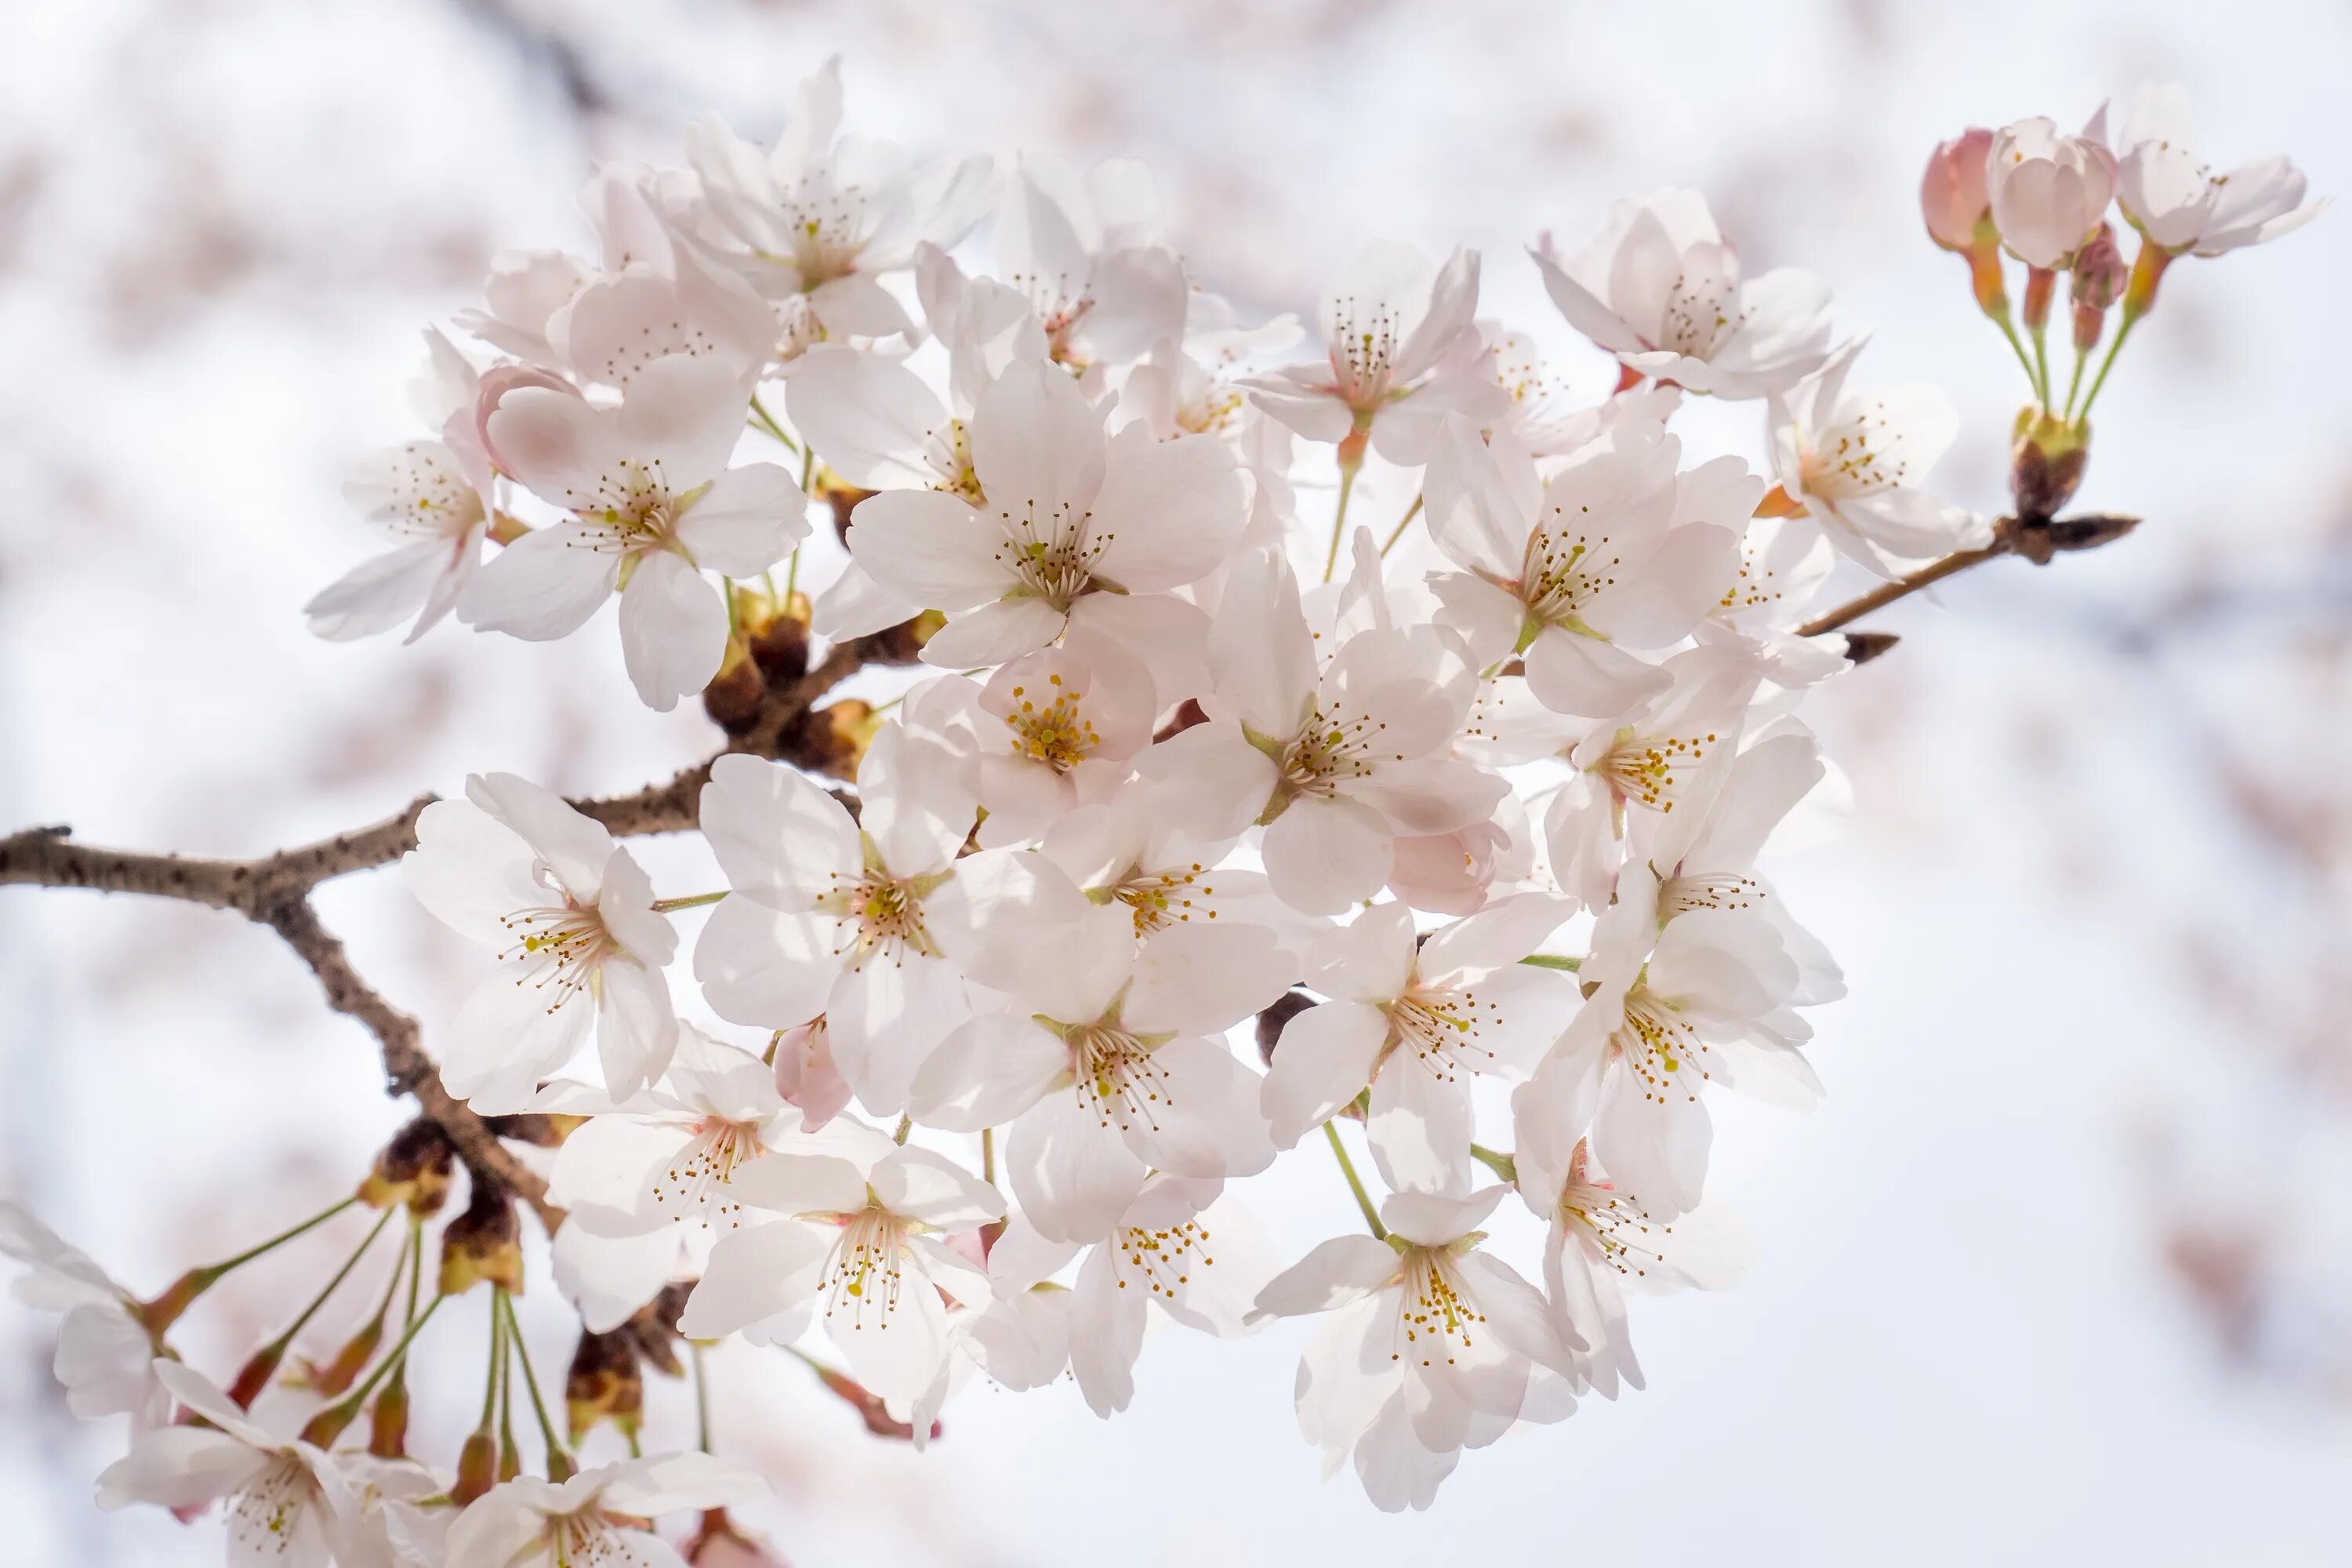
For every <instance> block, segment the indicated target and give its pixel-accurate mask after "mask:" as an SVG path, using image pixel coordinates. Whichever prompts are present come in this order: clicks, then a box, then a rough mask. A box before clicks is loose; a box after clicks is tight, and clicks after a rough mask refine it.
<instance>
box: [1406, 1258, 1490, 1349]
mask: <svg viewBox="0 0 2352 1568" xmlns="http://www.w3.org/2000/svg"><path fill="white" fill-rule="evenodd" d="M1485 1321H1486V1314H1485V1313H1484V1312H1481V1311H1479V1310H1477V1309H1476V1308H1475V1307H1473V1306H1472V1305H1471V1304H1470V1302H1469V1300H1467V1299H1466V1298H1465V1297H1464V1295H1463V1293H1462V1288H1461V1286H1460V1284H1459V1283H1457V1282H1456V1281H1455V1279H1454V1277H1453V1272H1452V1270H1450V1269H1448V1268H1446V1266H1445V1259H1444V1255H1443V1254H1441V1253H1440V1252H1438V1251H1437V1250H1436V1249H1435V1248H1433V1247H1414V1248H1412V1250H1411V1251H1410V1252H1408V1253H1407V1254H1406V1255H1405V1266H1404V1278H1403V1279H1402V1289H1401V1290H1400V1291H1399V1294H1398V1300H1397V1324H1396V1326H1397V1336H1396V1341H1395V1342H1394V1348H1392V1349H1391V1351H1390V1352H1389V1359H1390V1360H1391V1361H1402V1360H1404V1359H1405V1358H1406V1357H1408V1356H1411V1357H1412V1358H1414V1359H1415V1360H1418V1361H1419V1362H1420V1363H1421V1364H1422V1365H1423V1366H1434V1365H1436V1364H1437V1362H1438V1360H1439V1358H1441V1357H1443V1358H1444V1362H1445V1364H1446V1365H1448V1366H1452V1365H1453V1364H1454V1356H1455V1354H1456V1353H1457V1352H1461V1351H1466V1350H1468V1349H1469V1348H1470V1346H1471V1337H1470V1331H1471V1330H1472V1329H1473V1328H1475V1327H1476V1326H1477V1325H1478V1324H1480V1323H1483V1322H1485Z"/></svg>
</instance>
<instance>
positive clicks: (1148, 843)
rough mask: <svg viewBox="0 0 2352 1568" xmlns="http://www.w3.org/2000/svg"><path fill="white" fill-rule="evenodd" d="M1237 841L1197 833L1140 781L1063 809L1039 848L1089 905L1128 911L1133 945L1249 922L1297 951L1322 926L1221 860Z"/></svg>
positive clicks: (1168, 797) (1165, 792)
mask: <svg viewBox="0 0 2352 1568" xmlns="http://www.w3.org/2000/svg"><path fill="white" fill-rule="evenodd" d="M1236 837H1238V834H1235V835H1229V836H1226V837H1218V838H1207V837H1202V836H1201V835H1200V834H1198V833H1196V832H1195V831H1193V830H1192V827H1191V826H1188V824H1187V822H1186V820H1185V813H1184V812H1183V811H1181V809H1179V807H1178V804H1177V801H1176V798H1175V794H1174V792H1173V791H1172V790H1171V788H1170V787H1169V786H1167V785H1165V784H1159V783H1156V782H1154V781H1152V780H1149V779H1139V780H1133V781H1130V782H1129V783H1128V784H1124V785H1122V786H1121V787H1120V788H1119V790H1118V793H1116V794H1114V795H1112V796H1111V797H1110V798H1109V799H1108V800H1107V801H1103V802H1100V803H1098V804H1090V805H1080V806H1077V807H1075V808H1074V809H1072V810H1071V811H1069V812H1067V813H1066V814H1065V815H1064V816H1063V817H1062V819H1061V820H1060V821H1059V822H1056V823H1055V825H1054V827H1053V831H1051V832H1050V833H1048V834H1046V835H1045V840H1044V842H1043V843H1041V844H1039V845H1038V847H1037V848H1038V852H1039V853H1040V854H1041V855H1043V856H1044V857H1045V858H1046V859H1047V860H1050V861H1052V862H1053V863H1054V864H1055V866H1056V867H1058V868H1060V869H1061V870H1062V871H1063V872H1064V873H1065V874H1066V875H1067V876H1068V877H1069V879H1070V880H1071V881H1072V882H1073V883H1074V884H1076V886H1077V887H1078V888H1079V889H1083V890H1084V891H1085V893H1086V895H1087V898H1088V899H1090V900H1093V901H1094V902H1096V903H1118V904H1120V905H1123V906H1125V908H1126V909H1127V910H1129V912H1130V913H1132V914H1133V915H1134V917H1135V934H1136V937H1137V939H1138V940H1141V939H1143V938H1146V937H1149V936H1150V935H1151V934H1152V933H1153V932H1155V931H1167V930H1169V929H1171V927H1175V926H1181V925H1191V924H1193V923H1196V922H1199V923H1215V924H1220V925H1248V926H1256V927H1259V928H1261V929H1262V930H1264V931H1265V933H1266V934H1267V935H1268V936H1269V937H1270V938H1272V939H1273V940H1274V941H1275V942H1277V943H1278V944H1279V945H1281V946H1283V947H1285V948H1286V949H1289V950H1291V951H1294V952H1303V951H1304V950H1305V947H1306V944H1307V941H1308V939H1310V938H1311V937H1313V936H1314V935H1315V933H1316V932H1318V931H1321V930H1322V929H1323V927H1324V926H1325V925H1326V924H1327V923H1328V922H1326V921H1323V920H1322V919H1321V918H1319V917H1318V916H1313V915H1302V914H1300V913H1299V912H1298V911H1297V910H1294V909H1292V908H1291V907H1290V906H1289V905H1288V904H1286V903H1284V902H1283V901H1282V900H1280V899H1278V898H1276V897H1275V895H1274V889H1273V888H1272V886H1271V885H1270V884H1269V883H1268V882H1267V880H1266V877H1265V872H1263V871H1252V870H1247V869H1244V868H1238V867H1234V866H1233V865H1230V864H1228V861H1229V860H1230V858H1231V854H1232V850H1233V847H1234V839H1235V838H1236Z"/></svg>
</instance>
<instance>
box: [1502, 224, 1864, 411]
mask: <svg viewBox="0 0 2352 1568" xmlns="http://www.w3.org/2000/svg"><path fill="white" fill-rule="evenodd" d="M1534 255H1535V258H1536V264H1537V265H1538V267H1540V268H1542V269H1543V279H1544V288H1545V289H1546V290H1547V291H1549V293H1550V295H1551V300H1552V303H1553V304H1555V305H1557V306H1559V312H1560V314H1561V315H1563V316H1566V317H1567V318H1568V323H1569V325H1570V326H1572V327H1574V328H1575V329H1576V330H1577V331H1580V332H1582V333H1583V334H1584V335H1585V336H1586V337H1588V338H1591V340H1592V341H1593V342H1595V343H1597V344H1599V345H1600V346H1601V348H1603V349H1606V350H1607V351H1608V352H1610V353H1613V354H1615V355H1616V356H1617V357H1618V359H1619V360H1621V361H1622V362H1623V363H1625V364H1626V365H1628V366H1629V367H1631V368H1632V369H1633V370H1634V371H1637V372H1639V373H1640V374H1643V375H1646V376H1651V377H1654V379H1656V380H1658V381H1662V382H1669V381H1670V382H1673V383H1674V384H1675V385H1677V386H1680V387H1684V388H1686V389H1687V390H1689V391H1692V392H1705V393H1713V394H1714V395H1717V396H1718V397H1734V398H1748V397H1761V396H1763V395H1765V394H1766V393H1768V392H1773V391H1777V390H1779V389H1780V388H1783V387H1786V386H1788V385H1789V384H1790V383H1792V382H1794V381H1795V380H1796V379H1797V378H1798V377H1799V376H1801V375H1803V374H1806V373H1807V372H1808V371H1811V369H1812V368H1813V367H1814V366H1816V365H1818V364H1820V363H1822V359H1823V357H1824V356H1825V355H1827V353H1828V352H1829V341H1830V296H1829V290H1828V289H1827V288H1825V287H1824V286H1823V285H1822V281H1821V279H1817V278H1815V277H1814V276H1813V275H1812V274H1811V273H1810V272H1801V271H1799V270H1798V269H1796V268H1792V267H1782V268H1775V269H1774V270H1772V271H1770V272H1767V273H1765V274H1764V275H1763V276H1762V277H1760V278H1753V279H1746V280H1744V281H1743V280H1742V279H1741V277H1740V271H1739V258H1738V253H1737V252H1735V251H1734V250H1733V249H1732V248H1731V247H1730V246H1728V245H1727V244H1726V243H1725V242H1724V238H1723V234H1722V231H1721V230H1719V229H1718V228H1717V227H1716V223H1715V216H1714V215H1713V214H1712V213H1710V212H1708V211H1707V206H1706V198H1705V197H1704V196H1702V195H1699V194H1698V193H1697V192H1696V191H1684V190H1664V191H1658V192H1655V193H1654V194H1652V195H1647V196H1644V197H1643V198H1642V199H1641V200H1639V201H1621V202H1617V203H1615V204H1613V205H1612V206H1611V207H1610V209H1609V220H1608V222H1607V223H1606V224H1604V225H1603V226H1602V227H1601V233H1600V235H1599V236H1598V237H1596V238H1595V239H1594V240H1593V241H1592V243H1591V244H1590V245H1588V246H1586V247H1584V249H1583V250H1581V251H1580V252H1579V253H1578V254H1577V256H1576V258H1574V259H1573V260H1571V261H1570V262H1569V263H1568V264H1567V265H1565V266H1562V265H1561V264H1560V262H1559V260H1558V259H1557V258H1555V257H1553V256H1552V255H1551V254H1550V250H1549V244H1547V245H1545V246H1544V247H1541V248H1539V249H1538V250H1537V251H1536V252H1534Z"/></svg>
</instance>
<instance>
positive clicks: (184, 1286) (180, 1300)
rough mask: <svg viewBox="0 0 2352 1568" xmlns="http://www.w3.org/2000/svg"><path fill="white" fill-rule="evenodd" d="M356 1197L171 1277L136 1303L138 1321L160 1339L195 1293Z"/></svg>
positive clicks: (323, 1220) (320, 1222)
mask: <svg viewBox="0 0 2352 1568" xmlns="http://www.w3.org/2000/svg"><path fill="white" fill-rule="evenodd" d="M359 1201H360V1200H359V1197H358V1195H357V1194H353V1195H352V1196H351V1197H348V1198H345V1199H343V1200H342V1202H341V1203H339V1204H334V1205H330V1206H329V1207H327V1208H325V1209H322V1210H320V1212H319V1213H317V1214H314V1215H311V1216H310V1218H309V1219H306V1220H304V1221H303V1222H302V1223H301V1224H299V1225H298V1226H292V1227H290V1228H289V1229H286V1230H281V1231H279V1232H278V1234H277V1235H276V1236H273V1237H270V1238H269V1239H268V1241H265V1242H262V1243H260V1244H258V1245H257V1246H254V1247H247V1248H246V1249H245V1250H244V1251H243V1252H240V1253H238V1254H237V1255H236V1257H234V1258H226V1259H224V1260H222V1261H221V1262H218V1263H208V1264H205V1266H204V1267H203V1268H191V1269H189V1270H188V1271H187V1272H186V1273H185V1274H183V1275H181V1276H180V1277H179V1278H178V1279H175V1280H173V1282H172V1285H171V1288H170V1289H167V1290H165V1291H164V1292H163V1294H162V1295H160V1296H158V1297H156V1298H155V1299H154V1300H152V1301H147V1302H143V1303H141V1304H140V1305H139V1306H138V1307H137V1309H136V1312H137V1316H138V1318H139V1321H140V1323H141V1325H142V1327H144V1328H145V1329H146V1331H147V1332H148V1333H149V1335H150V1336H152V1338H153V1339H154V1340H155V1341H156V1342H158V1343H161V1342H162V1341H163V1331H165V1330H166V1329H169V1328H170V1327H171V1326H172V1324H173V1322H175V1321H178V1319H179V1316H180V1314H181V1313H183V1312H184V1311H186V1310H188V1307H189V1305H190V1304H191V1303H192V1302H194V1300H195V1299H196V1298H197V1297H199V1296H201V1295H203V1294H204V1293H205V1291H207V1290H209V1289H212V1288H213V1287H214V1286H215V1285H217V1284H219V1283H220V1282H221V1281H222V1280H223V1279H226V1278H227V1277H228V1275H229V1273H230V1272H231V1271H232V1270H234V1269H237V1268H243V1267H244V1266H245V1265H247V1264H248V1263H250V1262H252V1261H253V1260H254V1259H255V1258H259V1257H261V1256H262V1255H263V1254H264V1253H267V1252H273V1251H275V1250H276V1249H278V1247H283V1246H285V1245H286V1244H287V1243H288V1242H289V1241H291V1240H293V1239H294V1238H295V1237H298V1236H300V1235H301V1234H302V1233H303V1232H305V1231H308V1230H310V1229H313V1228H315V1227H317V1226H322V1225H324V1224H326V1223H327V1222H328V1221H329V1220H331V1219H332V1218H334V1217H335V1216H336V1215H339V1214H341V1213H342V1212H343V1211H344V1210H345V1209H347V1208H349V1207H351V1206H352V1205H353V1204H355V1203H357V1202H359Z"/></svg>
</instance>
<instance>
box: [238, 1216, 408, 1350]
mask: <svg viewBox="0 0 2352 1568" xmlns="http://www.w3.org/2000/svg"><path fill="white" fill-rule="evenodd" d="M391 1221H392V1211H391V1210H390V1209H386V1210H384V1211H383V1214H382V1215H379V1216H378V1217H377V1219H376V1222H375V1228H374V1229H373V1230H371V1231H369V1232H368V1233H367V1239H366V1240H365V1241H362V1242H361V1243H360V1246H359V1250H358V1251H356V1252H354V1253H352V1255H351V1256H350V1257H349V1258H344V1259H343V1266H342V1267H341V1268H338V1269H336V1270H335V1277H334V1278H333V1279H330V1280H328V1281H327V1288H326V1289H323V1290H321V1291H320V1292H319V1293H318V1294H317V1295H316V1296H313V1297H311V1298H310V1305H309V1306H307V1307H305V1308H303V1309H302V1315H301V1316H300V1317H299V1318H296V1319H295V1320H294V1322H293V1326H292V1327H290V1328H289V1329H288V1330H287V1331H285V1332H284V1333H282V1334H280V1335H278V1338H277V1339H275V1340H273V1341H272V1342H270V1348H272V1349H274V1350H278V1351H283V1350H285V1349H286V1347H287V1346H289V1345H290V1344H292V1343H293V1342H294V1336H295V1335H297V1334H299V1333H300V1332H301V1331H303V1330H304V1329H306V1328H308V1327H309V1326H310V1320H311V1319H312V1318H313V1317H315V1316H317V1314H318V1311H319V1309H320V1308H321V1307H323V1306H325V1305H326V1304H327V1298H328V1297H330V1296H332V1295H333V1294H334V1293H335V1289H336V1288H337V1287H338V1286H340V1285H341V1284H342V1282H343V1281H344V1280H345V1279H349V1278H351V1272H352V1269H354V1268H358V1267H359V1262H360V1259H361V1258H365V1257H366V1256H367V1252H368V1248H369V1247H373V1246H374V1245H375V1238H376V1237H379V1236H382V1235H383V1227H384V1226H386V1225H388V1224H390V1223H391ZM392 1281H393V1283H394V1285H395V1286H396V1285H398V1284H399V1283H400V1268H399V1266H398V1265H397V1264H395V1265H394V1267H393V1270H392ZM391 1305H392V1296H391V1293H390V1292H389V1291H387V1292H386V1293H385V1295H384V1299H383V1307H379V1308H377V1309H376V1314H375V1315H376V1316H377V1317H378V1318H381V1317H383V1313H384V1308H385V1307H389V1306H391Z"/></svg>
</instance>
